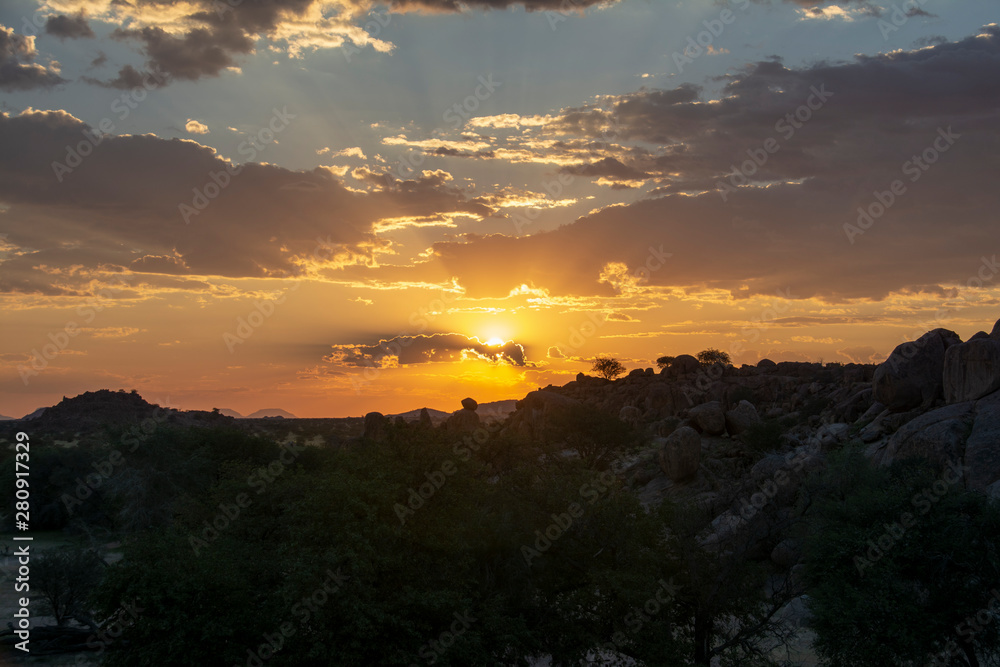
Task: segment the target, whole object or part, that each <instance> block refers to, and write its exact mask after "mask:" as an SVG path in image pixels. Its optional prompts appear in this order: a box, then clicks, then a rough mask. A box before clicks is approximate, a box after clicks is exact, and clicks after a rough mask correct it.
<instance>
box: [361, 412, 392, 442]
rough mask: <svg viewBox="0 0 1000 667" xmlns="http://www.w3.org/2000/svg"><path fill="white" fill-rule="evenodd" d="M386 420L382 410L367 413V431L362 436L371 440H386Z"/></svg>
mask: <svg viewBox="0 0 1000 667" xmlns="http://www.w3.org/2000/svg"><path fill="white" fill-rule="evenodd" d="M386 421H387V420H386V418H385V415H383V414H382V413H381V412H369V413H368V414H366V415H365V432H364V434H362V436H361V437H362V438H364V439H365V440H368V441H370V442H385V439H386V429H385V425H386Z"/></svg>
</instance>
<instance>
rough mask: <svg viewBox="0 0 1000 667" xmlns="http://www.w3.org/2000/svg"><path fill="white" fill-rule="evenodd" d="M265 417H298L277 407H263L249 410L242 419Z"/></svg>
mask: <svg viewBox="0 0 1000 667" xmlns="http://www.w3.org/2000/svg"><path fill="white" fill-rule="evenodd" d="M220 412H221V410H220ZM267 417H282V418H284V419H298V417H296V416H295V415H293V414H292V413H291V412H289V411H287V410H281V409H279V408H265V409H263V410H258V411H257V412H251V413H250V414H248V415H247V416H246V417H244V418H243V419H264V418H267Z"/></svg>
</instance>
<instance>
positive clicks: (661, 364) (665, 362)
mask: <svg viewBox="0 0 1000 667" xmlns="http://www.w3.org/2000/svg"><path fill="white" fill-rule="evenodd" d="M672 363H674V358H673V357H660V358H659V359H657V360H656V365H657V367H658V368H660V369H661V370H662V369H664V368H666V367H667V366H669V365H670V364H672Z"/></svg>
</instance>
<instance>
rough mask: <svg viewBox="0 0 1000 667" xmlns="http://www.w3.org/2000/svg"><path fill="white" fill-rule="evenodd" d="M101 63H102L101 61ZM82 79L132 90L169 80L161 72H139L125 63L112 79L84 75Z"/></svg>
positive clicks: (161, 83) (107, 86) (159, 84)
mask: <svg viewBox="0 0 1000 667" xmlns="http://www.w3.org/2000/svg"><path fill="white" fill-rule="evenodd" d="M95 62H96V61H95ZM101 64H103V62H102V63H101ZM83 80H84V81H86V82H87V83H92V84H94V85H96V86H102V87H104V88H114V89H117V90H132V89H134V88H142V87H146V88H149V89H150V90H151V89H153V88H158V87H160V86H163V85H166V83H167V82H168V81H169V77H168V75H167V74H165V73H163V72H140V71H139V70H137V69H136V68H134V67H132V66H131V65H125V66H124V67H122V68H121V69H120V70H118V76H116V77H115V78H114V79H110V80H107V81H104V80H100V79H95V78H93V77H89V76H85V77H83Z"/></svg>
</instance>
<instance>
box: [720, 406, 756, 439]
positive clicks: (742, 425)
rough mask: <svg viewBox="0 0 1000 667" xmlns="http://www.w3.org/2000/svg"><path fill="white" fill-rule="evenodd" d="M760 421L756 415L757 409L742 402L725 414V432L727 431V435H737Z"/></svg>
mask: <svg viewBox="0 0 1000 667" xmlns="http://www.w3.org/2000/svg"><path fill="white" fill-rule="evenodd" d="M760 421H761V419H760V415H759V414H757V408H755V407H754V406H753V403H751V402H750V401H747V400H742V401H740V402H739V403H738V404H737V405H736V407H735V408H733V409H732V410H730V411H729V412H727V413H726V430H727V431H729V435H739V434H740V433H743V432H744V431H746V430H747V429H748V428H750V427H751V426H754V425H756V424H759V423H760Z"/></svg>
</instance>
